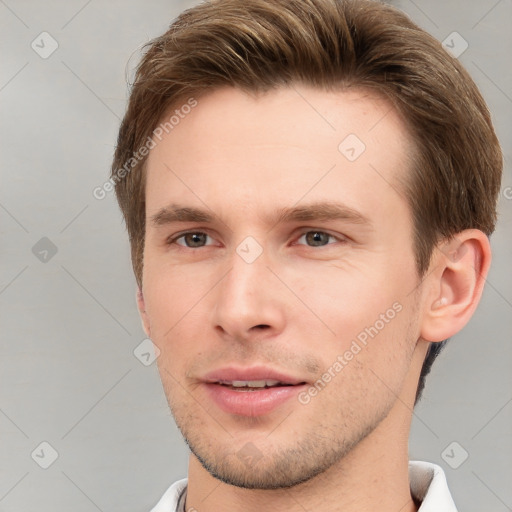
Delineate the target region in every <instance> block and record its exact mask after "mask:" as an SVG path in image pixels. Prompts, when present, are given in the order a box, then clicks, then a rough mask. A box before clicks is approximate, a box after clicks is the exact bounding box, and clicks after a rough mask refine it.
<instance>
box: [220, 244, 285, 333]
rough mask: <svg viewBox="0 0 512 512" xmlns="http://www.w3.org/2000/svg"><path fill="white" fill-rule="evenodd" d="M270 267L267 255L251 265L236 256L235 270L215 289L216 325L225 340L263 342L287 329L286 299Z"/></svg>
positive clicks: (233, 267) (232, 265)
mask: <svg viewBox="0 0 512 512" xmlns="http://www.w3.org/2000/svg"><path fill="white" fill-rule="evenodd" d="M268 264H269V261H268V259H267V258H266V256H265V253H263V254H262V255H261V256H260V257H259V258H257V259H256V260H255V261H253V262H250V263H248V262H247V261H245V260H244V259H243V258H242V257H240V256H239V254H238V253H236V252H234V254H233V257H232V258H231V270H230V271H229V272H228V273H227V274H226V276H225V278H224V279H222V281H221V282H220V283H219V285H218V286H216V288H215V289H216V297H215V308H214V314H213V321H214V325H215V329H216V330H217V331H218V332H219V333H220V334H221V336H222V337H224V338H226V339H236V340H238V341H239V342H240V341H251V340H255V339H258V340H261V339H262V338H269V337H273V336H275V335H276V334H278V333H280V332H282V330H283V329H284V325H285V305H284V303H283V301H284V300H285V298H284V297H285V296H284V294H283V290H282V289H280V286H279V285H280V282H279V280H278V279H276V277H275V275H274V274H273V273H272V271H271V270H269V268H268V266H269V265H268ZM281 288H282V285H281Z"/></svg>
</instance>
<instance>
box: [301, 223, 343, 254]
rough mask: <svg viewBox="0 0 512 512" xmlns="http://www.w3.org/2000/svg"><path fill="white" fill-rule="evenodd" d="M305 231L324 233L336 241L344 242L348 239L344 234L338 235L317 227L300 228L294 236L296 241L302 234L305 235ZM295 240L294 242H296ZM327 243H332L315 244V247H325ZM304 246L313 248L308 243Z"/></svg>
mask: <svg viewBox="0 0 512 512" xmlns="http://www.w3.org/2000/svg"><path fill="white" fill-rule="evenodd" d="M307 233H324V234H326V235H329V236H330V237H332V238H334V239H335V240H336V241H337V242H346V241H348V237H346V236H344V235H340V234H337V235H335V234H333V233H331V232H330V231H326V230H325V229H319V228H302V229H301V230H300V232H299V235H298V237H296V242H297V240H299V239H300V238H302V237H303V236H304V235H306V234H307ZM296 242H295V243H296ZM297 245H305V244H297ZM328 245H333V243H328V244H326V245H320V246H317V247H326V246H328ZM305 246H306V247H311V248H313V249H314V248H315V247H314V246H310V245H305Z"/></svg>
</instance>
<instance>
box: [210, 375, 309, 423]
mask: <svg viewBox="0 0 512 512" xmlns="http://www.w3.org/2000/svg"><path fill="white" fill-rule="evenodd" d="M202 381H203V385H204V389H206V391H207V393H208V395H209V397H210V398H211V399H212V401H213V402H214V403H215V404H216V405H217V406H218V407H219V408H220V409H221V410H222V411H224V412H225V413H228V414H230V415H235V416H246V417H247V416H249V417H256V416H263V415H266V414H269V413H271V412H272V411H274V410H276V409H278V408H280V407H282V406H283V405H284V404H285V403H286V402H288V401H289V400H290V399H291V398H293V397H294V396H296V395H297V394H298V393H299V392H300V391H301V390H302V389H304V387H305V386H306V384H307V383H306V381H304V380H301V379H299V378H295V377H292V376H289V375H285V374H283V373H280V372H277V371H273V370H271V369H268V368H265V367H252V368H245V369H235V368H224V369H220V370H217V371H214V372H211V373H209V374H207V375H206V376H204V378H203V379H202Z"/></svg>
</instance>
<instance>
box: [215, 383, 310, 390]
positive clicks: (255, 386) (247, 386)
mask: <svg viewBox="0 0 512 512" xmlns="http://www.w3.org/2000/svg"><path fill="white" fill-rule="evenodd" d="M212 384H219V385H220V386H225V387H228V388H231V389H233V390H234V391H242V392H247V391H249V392H251V391H259V390H262V389H268V388H280V387H284V386H297V385H302V384H305V382H300V383H298V384H289V383H286V382H280V381H278V380H233V381H227V380H224V381H218V382H213V383H212Z"/></svg>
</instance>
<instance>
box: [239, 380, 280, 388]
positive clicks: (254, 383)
mask: <svg viewBox="0 0 512 512" xmlns="http://www.w3.org/2000/svg"><path fill="white" fill-rule="evenodd" d="M277 384H279V381H278V380H234V381H232V382H231V385H232V386H233V387H234V388H264V387H272V386H276V385H277Z"/></svg>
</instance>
